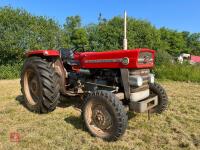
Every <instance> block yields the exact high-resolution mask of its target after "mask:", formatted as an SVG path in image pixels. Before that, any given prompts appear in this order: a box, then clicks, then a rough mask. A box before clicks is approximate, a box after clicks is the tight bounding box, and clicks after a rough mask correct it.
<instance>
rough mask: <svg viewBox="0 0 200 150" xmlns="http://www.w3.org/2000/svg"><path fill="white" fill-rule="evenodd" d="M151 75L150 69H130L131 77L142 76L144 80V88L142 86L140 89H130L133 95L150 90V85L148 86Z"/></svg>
mask: <svg viewBox="0 0 200 150" xmlns="http://www.w3.org/2000/svg"><path fill="white" fill-rule="evenodd" d="M149 73H150V70H149V69H130V70H129V76H141V77H142V78H143V85H142V86H140V87H135V86H131V87H130V92H131V93H135V92H139V91H144V90H147V89H149V85H148V77H149Z"/></svg>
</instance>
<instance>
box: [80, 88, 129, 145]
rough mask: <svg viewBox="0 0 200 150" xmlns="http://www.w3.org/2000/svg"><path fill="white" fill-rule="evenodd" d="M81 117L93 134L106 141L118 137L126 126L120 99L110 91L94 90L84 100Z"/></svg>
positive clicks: (124, 113)
mask: <svg viewBox="0 0 200 150" xmlns="http://www.w3.org/2000/svg"><path fill="white" fill-rule="evenodd" d="M82 112H83V118H84V121H85V124H86V127H87V128H88V130H89V131H90V133H91V134H92V135H93V136H96V137H100V138H102V139H105V140H108V141H115V140H117V139H118V138H120V137H121V136H122V135H123V134H124V132H125V130H126V127H127V120H128V118H127V115H126V112H125V108H124V106H123V105H122V103H121V101H119V99H118V98H117V97H116V96H115V95H114V94H113V93H111V92H108V91H96V92H93V93H91V94H90V95H89V96H88V97H87V98H86V99H85V102H84V106H83V111H82Z"/></svg>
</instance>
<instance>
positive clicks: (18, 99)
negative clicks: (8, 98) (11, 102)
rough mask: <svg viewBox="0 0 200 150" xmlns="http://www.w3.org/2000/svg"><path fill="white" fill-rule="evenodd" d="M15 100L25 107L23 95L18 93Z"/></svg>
mask: <svg viewBox="0 0 200 150" xmlns="http://www.w3.org/2000/svg"><path fill="white" fill-rule="evenodd" d="M15 100H16V101H18V102H19V103H20V104H21V105H22V106H23V107H25V108H26V109H27V107H26V105H25V103H24V96H23V95H18V96H17V97H16V98H15Z"/></svg>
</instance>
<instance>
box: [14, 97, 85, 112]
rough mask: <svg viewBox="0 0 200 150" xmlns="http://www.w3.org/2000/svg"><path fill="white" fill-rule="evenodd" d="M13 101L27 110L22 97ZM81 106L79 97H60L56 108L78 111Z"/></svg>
mask: <svg viewBox="0 0 200 150" xmlns="http://www.w3.org/2000/svg"><path fill="white" fill-rule="evenodd" d="M15 100H16V101H18V102H19V103H20V104H21V105H22V106H23V107H25V108H26V109H27V107H26V105H25V102H24V96H23V95H18V96H17V97H16V98H15ZM81 104H82V100H81V99H80V98H79V97H63V96H61V98H60V99H59V103H58V105H57V107H60V108H67V107H74V108H75V109H78V110H80V109H81V106H82V105H81Z"/></svg>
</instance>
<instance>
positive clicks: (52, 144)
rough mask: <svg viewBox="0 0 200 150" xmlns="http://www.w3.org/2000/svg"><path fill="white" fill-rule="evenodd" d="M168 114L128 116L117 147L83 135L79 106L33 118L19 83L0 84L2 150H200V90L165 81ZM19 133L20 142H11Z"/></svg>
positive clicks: (72, 104)
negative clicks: (127, 122)
mask: <svg viewBox="0 0 200 150" xmlns="http://www.w3.org/2000/svg"><path fill="white" fill-rule="evenodd" d="M161 84H162V85H163V86H164V87H165V88H166V90H167V93H168V96H169V100H170V103H169V108H168V110H167V111H166V112H165V113H164V114H162V115H152V116H151V119H150V120H148V119H147V114H146V113H144V114H137V115H135V114H133V113H129V126H128V128H127V131H126V133H125V135H124V136H123V137H122V139H121V140H119V141H117V142H110V143H109V142H105V141H103V140H101V139H98V138H94V137H91V136H90V134H89V133H88V132H87V131H86V130H85V129H84V126H83V122H82V120H81V118H80V111H79V110H77V109H75V106H76V105H77V104H79V101H78V100H76V99H74V100H71V101H70V100H67V99H66V100H65V101H66V102H65V103H64V102H62V103H61V104H60V105H59V107H58V108H57V109H56V110H55V111H54V112H52V113H50V114H45V115H38V114H34V113H31V112H29V111H28V110H27V109H26V108H25V107H24V106H23V105H22V104H21V103H22V101H23V98H22V96H21V93H20V86H19V80H0V149H2V150H7V149H8V150H9V149H10V150H11V149H12V150H13V149H17V150H21V149H27V150H29V149H42V150H51V149H58V150H59V149H69V150H72V149H77V150H80V149H92V150H93V149H94V150H96V149H115V150H117V149H136V150H145V149H148V150H156V149H173V150H177V149H192V150H195V149H200V84H196V83H184V82H172V81H165V82H161ZM13 132H17V133H18V134H19V135H20V141H19V142H11V141H10V134H11V133H13Z"/></svg>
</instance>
